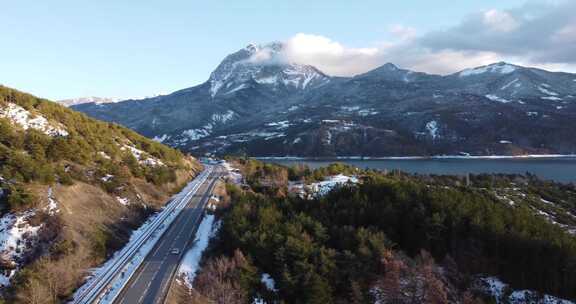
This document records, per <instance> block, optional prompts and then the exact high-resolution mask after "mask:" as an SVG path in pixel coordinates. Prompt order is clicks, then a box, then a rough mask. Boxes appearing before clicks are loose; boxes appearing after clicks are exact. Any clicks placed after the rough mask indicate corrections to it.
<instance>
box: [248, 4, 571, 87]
mask: <svg viewBox="0 0 576 304" xmlns="http://www.w3.org/2000/svg"><path fill="white" fill-rule="evenodd" d="M574 12H576V1H556V2H546V3H544V2H529V3H527V4H526V5H524V6H521V7H517V8H511V9H508V10H495V9H492V10H486V11H482V12H477V13H474V14H471V15H469V16H467V17H465V18H464V19H463V20H462V21H461V22H460V23H459V24H457V25H455V26H453V27H451V28H447V29H444V30H441V31H431V32H427V33H422V34H419V33H418V32H417V31H416V30H415V29H413V28H411V27H408V26H405V25H394V26H391V27H390V29H389V32H390V33H391V34H392V35H393V36H394V37H395V39H393V41H385V42H381V43H379V44H377V45H375V46H371V47H360V48H358V47H348V46H345V45H343V44H341V43H339V42H337V41H334V40H332V39H330V38H328V37H324V36H321V35H313V34H307V33H298V34H296V35H294V36H293V37H291V38H289V39H288V40H287V41H285V42H284V47H283V48H282V52H281V55H280V57H281V58H282V60H287V61H289V62H296V63H300V64H309V65H313V66H315V67H317V68H319V69H320V70H322V71H323V72H325V73H327V74H329V75H334V76H352V75H356V74H360V73H364V72H366V71H369V70H371V69H374V68H376V67H378V66H381V65H382V64H384V63H386V62H393V63H395V64H397V65H400V66H402V67H406V68H410V69H414V70H418V71H424V72H428V73H438V74H448V73H453V72H456V71H460V70H463V69H466V68H470V67H474V66H479V65H486V64H490V63H493V62H496V61H511V62H514V63H517V64H521V65H531V66H535V67H541V68H546V69H551V70H565V71H576V14H574ZM271 58H272V57H271V56H270V54H269V53H267V52H266V51H262V52H260V53H259V54H258V58H254V60H257V61H262V60H269V59H271ZM274 60H278V58H276V57H274Z"/></svg>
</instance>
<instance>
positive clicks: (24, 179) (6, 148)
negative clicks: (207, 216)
mask: <svg viewBox="0 0 576 304" xmlns="http://www.w3.org/2000/svg"><path fill="white" fill-rule="evenodd" d="M47 130H48V131H47ZM54 130H58V132H53V131H54ZM198 169H199V164H198V163H197V162H196V161H195V160H194V159H193V158H191V157H188V156H185V155H183V154H182V153H180V152H179V151H177V150H174V149H171V148H169V147H166V146H164V145H162V144H160V143H157V142H155V141H152V140H150V139H147V138H145V137H143V136H141V135H139V134H137V133H135V132H133V131H131V130H129V129H127V128H125V127H121V126H119V125H116V124H112V123H106V122H100V121H97V120H94V119H91V118H89V117H87V116H86V115H84V114H81V113H78V112H75V111H73V110H70V109H68V108H66V107H63V106H61V105H58V104H56V103H53V102H50V101H48V100H44V99H40V98H37V97H34V96H32V95H29V94H26V93H22V92H19V91H16V90H13V89H10V88H6V87H2V86H0V188H1V191H0V216H13V215H14V214H33V215H32V216H30V217H27V218H26V220H25V222H24V224H25V225H29V226H30V227H37V228H35V229H37V231H38V233H37V234H35V235H24V236H23V238H24V239H23V242H26V244H27V246H26V247H27V248H26V251H25V252H20V253H19V254H18V256H17V257H16V258H14V259H7V258H5V257H4V256H2V257H1V258H0V275H4V276H6V277H7V276H8V275H9V274H10V273H14V272H12V271H13V270H16V271H15V273H16V274H15V275H13V276H11V286H10V288H4V289H3V290H2V294H3V296H4V298H5V299H7V301H8V302H15V303H60V302H63V301H66V299H68V298H69V296H70V295H71V294H72V293H73V292H74V290H75V289H76V288H77V287H78V286H79V285H80V284H81V283H82V281H83V280H84V279H85V278H86V276H87V274H88V273H87V271H88V270H89V269H90V268H93V267H95V266H98V265H99V264H100V263H102V262H103V261H104V260H105V259H106V258H108V257H109V256H110V255H111V254H112V253H113V252H114V251H115V250H117V249H119V248H120V247H121V246H123V244H124V243H125V242H127V241H128V239H129V237H130V234H131V231H132V230H133V229H136V228H137V227H139V226H140V224H141V223H142V222H143V221H144V220H145V219H146V218H147V217H148V216H149V215H150V214H152V213H153V212H154V211H155V210H156V208H158V207H160V206H162V204H163V203H164V202H165V201H166V200H167V199H168V197H169V195H170V194H172V193H174V192H175V191H178V190H179V189H180V187H181V186H183V184H184V183H186V182H187V181H188V180H189V179H190V178H191V177H193V175H194V172H195V171H196V170H198ZM50 200H52V203H53V204H55V207H54V208H56V209H57V211H54V210H52V211H50V212H49V211H48V210H49V208H48V207H47V206H46V205H47V204H48V201H50ZM51 208H52V207H51ZM8 212H10V214H7V213H8ZM5 233H7V232H6V231H5ZM7 249H8V250H14V249H13V248H7ZM3 254H4V253H3Z"/></svg>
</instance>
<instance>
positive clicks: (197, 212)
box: [122, 173, 217, 303]
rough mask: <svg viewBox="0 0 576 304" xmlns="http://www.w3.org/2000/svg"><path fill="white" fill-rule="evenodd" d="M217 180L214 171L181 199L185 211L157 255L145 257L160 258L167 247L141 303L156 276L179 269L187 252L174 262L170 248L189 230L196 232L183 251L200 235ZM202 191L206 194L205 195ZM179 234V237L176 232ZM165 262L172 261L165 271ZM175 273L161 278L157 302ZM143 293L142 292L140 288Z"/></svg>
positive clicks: (156, 251)
mask: <svg viewBox="0 0 576 304" xmlns="http://www.w3.org/2000/svg"><path fill="white" fill-rule="evenodd" d="M216 181H217V175H216V174H215V173H213V174H209V175H208V177H206V179H204V180H203V182H202V183H201V184H199V185H198V186H197V187H195V188H196V189H194V190H195V191H194V193H191V191H190V192H188V193H187V194H186V195H185V197H184V198H181V199H180V200H179V202H178V203H181V204H183V206H178V209H180V210H181V212H179V214H178V215H177V217H176V218H175V219H174V221H173V222H172V223H171V224H170V225H171V227H169V229H168V230H166V232H165V233H164V234H163V235H162V237H161V238H162V241H161V242H160V243H157V244H155V245H154V246H156V249H155V250H154V254H153V255H149V256H147V257H145V260H146V259H150V258H154V257H158V253H159V252H160V250H161V249H162V250H166V249H167V252H166V253H165V254H164V255H163V257H162V260H161V262H154V263H155V264H156V265H157V266H158V267H157V268H156V271H155V272H154V274H153V276H152V278H151V279H150V280H149V281H148V285H147V287H146V289H145V290H144V292H143V293H142V294H141V296H140V299H139V303H140V302H141V301H142V300H143V299H144V298H145V296H146V295H148V292H149V290H150V286H151V284H152V282H154V281H155V280H156V278H157V277H158V275H159V274H160V273H162V274H166V273H169V274H172V272H173V271H174V270H175V268H176V267H177V266H178V265H179V262H180V260H181V258H182V256H183V254H184V252H183V251H182V252H181V253H180V254H178V259H177V260H175V261H174V262H172V261H171V259H169V257H170V251H169V250H170V249H171V248H172V247H174V244H177V243H178V240H180V239H181V238H182V234H183V233H185V232H186V231H190V230H191V231H192V232H194V231H195V232H194V233H192V234H191V235H190V236H188V237H187V238H186V242H185V245H184V246H185V248H184V249H183V250H186V248H187V247H188V244H189V243H190V241H191V240H193V239H192V238H195V237H196V234H197V233H198V228H199V227H198V221H199V220H200V219H201V218H202V215H203V211H204V210H203V209H204V207H205V205H206V202H207V201H208V198H209V195H210V194H211V193H212V190H213V189H214V188H213V186H214V185H215V183H216ZM201 193H202V194H201ZM188 219H192V221H189V220H188ZM190 223H192V225H191V226H190ZM178 225H180V227H178ZM175 233H176V235H175V237H174V234H175ZM170 241H171V245H172V246H171V247H168V248H166V247H165V245H166V243H170ZM165 263H168V266H167V267H166V268H165V269H164V270H162V268H163V266H164V264H165ZM149 265H150V263H148V262H146V266H145V268H144V269H143V270H142V272H141V273H139V274H138V276H137V277H136V278H135V279H134V282H133V284H131V287H130V289H132V288H133V287H134V286H135V285H136V283H137V282H138V281H140V280H142V279H146V278H144V277H142V275H141V274H142V273H143V272H144V271H145V270H146V269H147V268H148V266H149ZM171 278H172V275H170V276H169V277H167V278H164V277H162V278H161V279H160V286H159V287H160V293H159V294H158V293H157V294H156V295H154V297H155V298H156V299H154V302H157V301H158V300H161V299H160V298H157V297H158V296H162V295H163V294H164V291H165V290H166V288H167V287H168V286H170V285H171V284H167V283H169V282H171V281H172V280H171ZM138 292H141V291H138ZM129 296H130V295H129V294H128V293H124V294H123V295H122V298H123V301H122V302H124V301H125V300H127V297H129Z"/></svg>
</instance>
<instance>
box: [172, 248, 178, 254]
mask: <svg viewBox="0 0 576 304" xmlns="http://www.w3.org/2000/svg"><path fill="white" fill-rule="evenodd" d="M170 253H171V254H180V249H178V248H173V249H172V250H170Z"/></svg>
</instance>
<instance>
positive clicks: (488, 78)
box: [448, 62, 576, 102]
mask: <svg viewBox="0 0 576 304" xmlns="http://www.w3.org/2000/svg"><path fill="white" fill-rule="evenodd" d="M448 78H449V79H451V80H453V82H454V83H455V84H457V86H458V87H459V88H461V89H462V88H463V89H464V90H465V91H466V92H469V93H473V94H478V95H484V96H486V97H487V98H489V99H491V100H494V101H499V102H522V100H523V99H531V98H539V99H541V100H543V101H556V102H561V101H564V100H571V99H573V98H574V96H575V94H574V93H575V92H576V81H575V79H574V78H575V75H573V74H568V73H553V72H548V71H545V70H541V69H536V68H527V67H521V66H517V65H512V64H509V63H505V62H499V63H495V64H491V65H488V66H482V67H478V68H474V69H468V70H464V71H462V72H459V73H456V74H454V75H451V76H449V77H448Z"/></svg>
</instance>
